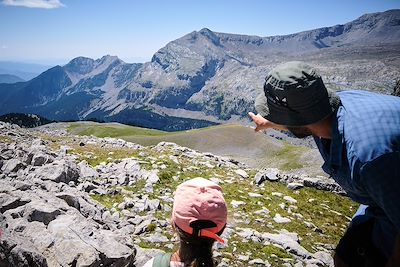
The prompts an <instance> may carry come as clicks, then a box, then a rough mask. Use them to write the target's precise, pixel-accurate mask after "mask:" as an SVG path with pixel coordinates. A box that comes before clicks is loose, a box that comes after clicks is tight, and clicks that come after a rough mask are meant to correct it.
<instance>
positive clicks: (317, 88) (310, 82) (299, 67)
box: [255, 61, 340, 126]
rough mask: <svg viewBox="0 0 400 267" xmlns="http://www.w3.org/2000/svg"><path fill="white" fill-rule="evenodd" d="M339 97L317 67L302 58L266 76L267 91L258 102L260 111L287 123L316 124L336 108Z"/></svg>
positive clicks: (264, 91)
mask: <svg viewBox="0 0 400 267" xmlns="http://www.w3.org/2000/svg"><path fill="white" fill-rule="evenodd" d="M339 105H340V99H339V97H338V96H337V95H336V93H335V92H334V91H332V90H328V89H326V87H325V85H324V83H323V81H322V78H321V77H320V76H319V75H318V74H317V72H316V70H315V69H314V68H313V67H311V66H309V65H308V64H306V63H304V62H300V61H292V62H287V63H284V64H281V65H278V66H277V67H275V68H274V69H273V70H271V71H270V73H269V74H268V75H267V77H266V78H265V84H264V90H263V92H262V93H261V94H259V95H258V96H257V98H256V101H255V108H256V110H257V112H258V113H259V114H260V115H261V116H263V117H264V118H266V119H267V120H269V121H271V122H274V123H276V124H280V125H286V126H304V125H308V124H312V123H316V122H318V121H320V120H322V119H324V118H326V117H327V116H329V115H330V114H332V112H333V111H334V110H335V109H337V107H338V106H339Z"/></svg>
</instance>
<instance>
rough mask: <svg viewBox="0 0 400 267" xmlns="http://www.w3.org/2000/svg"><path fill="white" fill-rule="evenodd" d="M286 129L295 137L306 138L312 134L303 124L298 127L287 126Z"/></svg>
mask: <svg viewBox="0 0 400 267" xmlns="http://www.w3.org/2000/svg"><path fill="white" fill-rule="evenodd" d="M287 129H288V130H289V132H291V133H292V134H293V135H294V136H296V137H297V138H306V137H307V136H311V135H312V132H311V131H310V130H309V129H308V128H307V127H304V126H300V127H291V126H287Z"/></svg>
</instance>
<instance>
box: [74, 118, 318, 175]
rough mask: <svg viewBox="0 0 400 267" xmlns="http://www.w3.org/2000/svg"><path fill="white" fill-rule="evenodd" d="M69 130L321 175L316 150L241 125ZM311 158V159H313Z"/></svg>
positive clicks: (83, 127) (78, 125) (87, 125)
mask: <svg viewBox="0 0 400 267" xmlns="http://www.w3.org/2000/svg"><path fill="white" fill-rule="evenodd" d="M68 130H69V132H70V133H72V134H77V135H94V136H97V137H106V136H109V137H115V138H122V139H124V140H126V141H130V142H133V143H137V144H141V145H144V146H149V145H156V144H158V143H159V142H162V141H166V142H173V143H176V144H178V145H181V146H185V147H189V148H192V149H196V150H198V151H202V152H210V153H213V154H216V155H222V156H229V157H232V158H234V159H236V160H239V161H241V162H244V163H246V164H248V165H249V166H251V167H255V168H261V167H275V168H279V169H282V170H285V171H292V170H300V169H302V170H303V172H306V173H309V174H321V171H320V169H319V166H320V165H321V164H320V163H321V162H320V158H319V156H318V155H317V156H315V155H316V154H318V152H316V151H315V150H314V151H313V150H311V149H309V148H305V147H298V146H293V145H290V144H287V143H285V142H282V141H279V140H276V139H273V138H270V137H268V136H266V135H263V134H259V133H255V132H254V130H253V129H251V128H249V127H244V126H240V125H233V124H225V125H219V126H213V127H207V128H201V129H194V130H189V131H182V132H163V131H159V130H152V129H145V128H139V127H133V126H127V125H123V124H118V123H103V124H100V123H92V122H85V123H72V124H71V125H70V126H69V127H68ZM310 155H311V156H310Z"/></svg>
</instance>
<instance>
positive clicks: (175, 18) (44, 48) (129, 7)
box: [0, 0, 400, 64]
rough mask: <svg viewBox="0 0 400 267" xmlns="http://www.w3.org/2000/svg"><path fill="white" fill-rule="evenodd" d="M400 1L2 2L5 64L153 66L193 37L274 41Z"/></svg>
mask: <svg viewBox="0 0 400 267" xmlns="http://www.w3.org/2000/svg"><path fill="white" fill-rule="evenodd" d="M395 8H400V0H303V1H300V0H280V1H273V0H242V1H239V0H197V1H195V0H143V1H139V0H0V61H4V60H8V61H22V62H36V63H43V64H65V63H66V62H68V61H69V60H71V59H72V58H74V57H77V56H86V57H91V58H99V57H101V56H103V55H107V54H110V55H116V56H118V57H120V58H121V59H123V60H124V61H126V62H144V61H149V60H150V58H151V56H152V55H153V54H154V53H155V52H156V51H157V50H158V49H160V48H161V47H163V46H165V45H166V44H167V43H168V42H169V41H172V40H174V39H177V38H179V37H181V36H183V35H185V34H187V33H190V32H192V31H194V30H200V29H202V28H205V27H206V28H209V29H210V30H212V31H216V32H227V33H237V34H246V35H258V36H271V35H283V34H290V33H295V32H299V31H304V30H310V29H314V28H319V27H325V26H333V25H336V24H344V23H346V22H349V21H351V20H354V19H356V18H358V17H359V16H361V15H362V14H365V13H372V12H380V11H385V10H388V9H395Z"/></svg>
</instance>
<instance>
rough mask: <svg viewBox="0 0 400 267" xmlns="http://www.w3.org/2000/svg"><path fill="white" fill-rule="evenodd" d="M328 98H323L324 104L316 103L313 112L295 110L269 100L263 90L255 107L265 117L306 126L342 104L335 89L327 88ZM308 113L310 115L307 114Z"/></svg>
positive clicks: (257, 98)
mask: <svg viewBox="0 0 400 267" xmlns="http://www.w3.org/2000/svg"><path fill="white" fill-rule="evenodd" d="M326 91H327V94H328V99H326V98H325V99H326V100H321V101H323V102H325V101H326V103H325V104H323V105H315V107H314V108H311V109H310V110H311V112H310V111H308V112H307V113H302V112H294V111H291V110H288V109H287V108H286V107H282V106H280V105H277V104H275V103H271V102H270V101H268V98H267V97H266V96H265V94H264V92H261V93H260V94H259V95H258V96H257V97H256V100H255V108H256V111H257V112H258V114H260V115H261V116H262V117H264V118H265V119H267V120H269V121H271V122H273V123H276V124H279V125H285V126H294V127H296V126H305V125H309V124H313V123H316V122H318V121H320V120H322V119H324V118H326V117H327V116H329V115H330V114H332V113H333V112H334V111H335V110H336V109H337V108H338V106H339V105H340V98H339V96H338V95H337V94H336V92H335V91H333V90H330V89H327V90H326ZM307 114H308V116H307Z"/></svg>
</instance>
